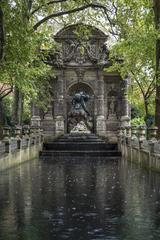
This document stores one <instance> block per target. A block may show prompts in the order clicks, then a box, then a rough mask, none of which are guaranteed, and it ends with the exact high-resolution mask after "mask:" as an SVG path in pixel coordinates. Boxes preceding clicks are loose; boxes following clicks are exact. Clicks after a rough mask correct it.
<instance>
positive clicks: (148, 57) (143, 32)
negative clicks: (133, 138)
mask: <svg viewBox="0 0 160 240" xmlns="http://www.w3.org/2000/svg"><path fill="white" fill-rule="evenodd" d="M114 22H115V23H116V31H117V32H118V35H119V39H118V41H117V42H116V43H115V45H114V46H113V47H112V50H111V59H112V61H113V66H112V67H111V69H112V70H113V69H114V70H118V71H119V72H120V73H121V75H122V77H125V76H126V75H130V76H131V80H132V81H131V85H132V88H133V89H136V88H137V87H138V88H139V90H140V95H141V97H142V99H143V104H144V110H145V116H144V118H145V120H146V124H147V118H148V116H149V115H150V113H149V105H150V104H151V103H152V102H153V101H152V100H153V96H154V95H155V87H156V64H155V63H156V61H155V59H156V57H155V49H156V45H155V43H156V39H157V32H156V30H155V27H154V15H153V11H152V3H151V2H149V1H143V0H141V1H134V2H133V1H126V0H124V1H121V2H120V3H119V4H118V6H117V13H116V15H115V20H114ZM117 59H123V61H117ZM134 101H135V102H136V99H134Z"/></svg>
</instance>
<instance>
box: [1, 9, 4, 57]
mask: <svg viewBox="0 0 160 240" xmlns="http://www.w3.org/2000/svg"><path fill="white" fill-rule="evenodd" d="M3 18H4V16H3V10H2V8H1V7H0V61H2V60H3V57H4V42H5V40H4V21H3Z"/></svg>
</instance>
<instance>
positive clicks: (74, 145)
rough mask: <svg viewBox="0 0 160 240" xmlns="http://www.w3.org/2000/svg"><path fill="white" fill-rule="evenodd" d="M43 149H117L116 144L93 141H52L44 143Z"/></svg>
mask: <svg viewBox="0 0 160 240" xmlns="http://www.w3.org/2000/svg"><path fill="white" fill-rule="evenodd" d="M43 149H44V150H59V151H63V150H67V151H69V150H76V151H77V150H81V151H83V150H88V151H95V150H96V151H98V150H99V151H100V150H114V151H115V150H118V149H117V145H116V144H106V143H101V142H98V143H93V142H87V143H86V142H65V143H64V142H63V143H62V142H53V143H44V145H43Z"/></svg>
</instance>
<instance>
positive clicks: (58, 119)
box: [54, 69, 65, 135]
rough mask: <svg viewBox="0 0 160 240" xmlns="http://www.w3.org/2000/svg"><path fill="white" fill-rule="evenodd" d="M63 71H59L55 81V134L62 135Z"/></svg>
mask: <svg viewBox="0 0 160 240" xmlns="http://www.w3.org/2000/svg"><path fill="white" fill-rule="evenodd" d="M64 77H65V76H64V70H63V69H60V74H59V75H58V81H57V99H56V103H55V104H56V106H55V116H54V117H55V133H56V135H62V134H64V131H65V130H64Z"/></svg>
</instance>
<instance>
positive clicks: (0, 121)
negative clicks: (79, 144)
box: [0, 99, 5, 126]
mask: <svg viewBox="0 0 160 240" xmlns="http://www.w3.org/2000/svg"><path fill="white" fill-rule="evenodd" d="M4 123H5V119H4V107H3V101H2V100H1V99H0V126H3V125H4Z"/></svg>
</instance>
